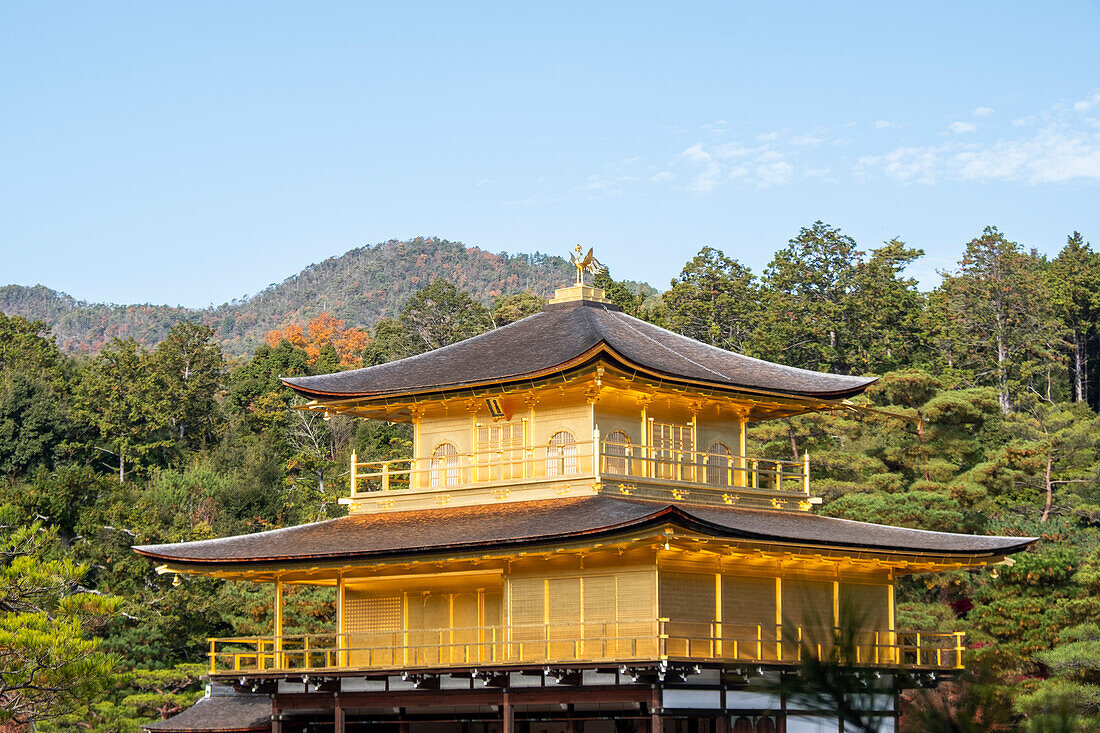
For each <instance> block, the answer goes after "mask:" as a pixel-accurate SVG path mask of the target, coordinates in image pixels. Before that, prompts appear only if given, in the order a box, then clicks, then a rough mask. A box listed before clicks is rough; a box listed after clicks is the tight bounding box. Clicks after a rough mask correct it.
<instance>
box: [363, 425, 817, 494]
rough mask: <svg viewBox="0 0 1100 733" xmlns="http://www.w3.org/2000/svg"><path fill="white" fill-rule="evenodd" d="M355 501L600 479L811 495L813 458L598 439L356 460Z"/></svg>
mask: <svg viewBox="0 0 1100 733" xmlns="http://www.w3.org/2000/svg"><path fill="white" fill-rule="evenodd" d="M350 475H351V496H352V498H353V499H354V498H364V497H367V496H369V495H371V494H372V493H374V492H378V491H395V490H404V489H418V490H446V489H448V488H462V487H469V486H476V485H492V484H499V483H514V482H537V481H544V480H548V481H555V480H569V479H578V478H591V479H593V480H598V479H600V478H602V477H607V478H614V479H620V480H633V481H643V482H655V483H661V484H679V485H683V486H685V487H692V488H707V489H714V490H718V491H723V490H727V489H738V488H740V489H742V490H745V491H750V492H752V491H756V492H760V493H764V494H769V493H774V494H782V495H785V496H794V497H797V498H804V499H806V498H809V496H810V462H809V455H808V454H803V457H802V460H800V461H781V460H776V459H772V458H766V459H765V458H754V457H751V456H739V455H715V454H713V453H702V452H699V451H694V450H686V449H671V448H660V447H653V446H636V445H628V444H624V443H613V442H608V441H602V442H601V441H600V439H599V436H598V434H597V436H596V437H594V438H593V439H592V440H585V441H578V442H575V443H569V444H567V445H564V446H546V445H544V446H517V447H514V448H508V449H505V450H500V451H492V452H481V453H460V454H454V455H451V456H446V457H441V458H398V459H394V460H390V461H359V460H358V459H357V458H356V456H355V454H354V453H353V454H352V456H351V474H350Z"/></svg>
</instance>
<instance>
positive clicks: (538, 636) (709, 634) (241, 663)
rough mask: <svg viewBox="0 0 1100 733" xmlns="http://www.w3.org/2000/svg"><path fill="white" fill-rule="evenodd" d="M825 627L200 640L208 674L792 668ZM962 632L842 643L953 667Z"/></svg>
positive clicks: (566, 628)
mask: <svg viewBox="0 0 1100 733" xmlns="http://www.w3.org/2000/svg"><path fill="white" fill-rule="evenodd" d="M837 633H838V632H837V631H836V630H835V629H811V628H803V627H788V628H786V629H783V628H778V627H775V626H760V625H758V626H745V625H732V624H718V623H708V622H698V623H696V622H682V621H670V620H669V619H657V620H649V621H646V620H639V621H637V622H617V623H585V624H572V625H546V624H538V625H526V626H523V625H513V626H479V627H468V628H443V629H431V630H425V629H418V630H415V631H404V632H401V631H395V632H379V633H347V634H304V635H284V636H268V637H244V638H216V639H210V652H209V664H210V666H209V671H210V674H211V675H226V676H230V677H232V676H239V675H240V674H241V673H249V674H265V675H266V674H274V675H278V674H282V673H287V674H296V673H302V672H308V673H313V672H385V671H414V670H446V669H466V668H471V667H486V666H490V667H495V666H499V667H509V666H512V667H514V666H525V665H544V664H601V663H603V664H613V665H619V664H625V663H631V662H654V661H662V660H670V661H684V662H693V663H738V662H749V663H757V664H766V665H777V666H784V665H786V666H792V665H797V664H798V663H799V662H801V661H802V658H803V656H804V655H806V654H811V655H814V656H816V657H817V658H824V657H828V656H829V654H830V650H829V647H830V645H831V644H832V643H833V639H835V638H837V637H836V634H837ZM963 638H964V634H963V632H946V633H944V632H919V631H887V630H879V631H870V630H869V631H867V632H866V633H864V634H861V635H860V638H859V639H858V640H857V641H856V642H855V643H854V644H848V645H846V647H847V651H846V652H845V654H846V656H845V657H844V658H843V659H842V661H843V662H844V663H846V664H850V665H853V666H856V667H861V668H862V667H866V668H871V669H874V668H881V669H901V670H939V671H949V670H956V669H962V667H963V663H962V656H963V650H964V647H963Z"/></svg>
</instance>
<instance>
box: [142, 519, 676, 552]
mask: <svg viewBox="0 0 1100 733" xmlns="http://www.w3.org/2000/svg"><path fill="white" fill-rule="evenodd" d="M672 509H674V507H665V508H664V509H662V510H659V511H656V512H654V513H653V514H651V515H649V516H647V517H644V518H642V519H641V520H629V521H625V522H619V523H617V524H614V525H608V526H606V527H599V528H594V529H586V530H579V531H575V532H556V533H552V534H546V535H540V536H537V537H519V538H506V539H492V540H485V541H481V542H462V543H454V544H442V545H434V546H430V547H407V548H400V549H385V550H361V551H356V552H342V551H337V552H329V553H311V554H301V555H270V556H264V557H249V558H217V559H211V558H202V559H188V558H181V557H179V556H178V555H177V556H172V555H167V554H163V553H159V552H157V551H156V550H157V549H158V548H167V547H179V546H181V545H189V544H192V543H190V542H181V543H178V544H175V545H135V546H134V547H133V548H131V549H133V550H134V552H137V553H138V554H140V555H144V556H146V557H148V558H151V559H155V560H163V561H165V562H171V563H176V564H180V565H205V566H222V565H240V564H250V565H251V564H269V563H274V562H293V563H310V562H317V561H324V562H329V561H333V560H367V559H376V558H391V557H393V558H399V557H408V556H410V555H422V554H425V553H436V552H455V551H459V552H475V551H477V550H484V549H488V548H494V549H508V548H512V547H527V546H531V545H541V544H546V543H548V542H569V541H571V540H578V539H588V538H591V539H602V538H604V537H607V536H610V535H615V534H617V533H619V532H624V531H626V530H638V529H648V528H650V527H652V526H658V525H660V524H662V523H663V522H662V520H663V519H664V518H666V517H667V516H668V515H669V514H671V510H672ZM274 531H278V530H274ZM200 541H201V542H210V541H216V540H200Z"/></svg>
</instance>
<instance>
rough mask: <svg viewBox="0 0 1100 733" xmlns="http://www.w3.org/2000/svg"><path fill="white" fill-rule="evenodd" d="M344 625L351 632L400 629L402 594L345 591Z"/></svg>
mask: <svg viewBox="0 0 1100 733" xmlns="http://www.w3.org/2000/svg"><path fill="white" fill-rule="evenodd" d="M344 616H345V620H344V627H345V629H346V630H347V632H348V633H349V634H370V633H375V632H387V631H399V630H400V629H401V596H400V594H388V595H381V594H377V593H366V592H364V591H356V590H352V589H350V588H349V589H347V590H346V591H344Z"/></svg>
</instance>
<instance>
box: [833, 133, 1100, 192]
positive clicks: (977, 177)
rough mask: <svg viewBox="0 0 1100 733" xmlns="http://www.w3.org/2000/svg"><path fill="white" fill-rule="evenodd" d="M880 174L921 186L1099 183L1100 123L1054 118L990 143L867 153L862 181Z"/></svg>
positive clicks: (861, 166)
mask: <svg viewBox="0 0 1100 733" xmlns="http://www.w3.org/2000/svg"><path fill="white" fill-rule="evenodd" d="M1091 122H1096V121H1091ZM876 173H881V174H883V175H885V176H886V177H888V178H892V179H894V180H895V181H899V182H901V183H921V184H932V183H936V182H938V181H940V180H955V181H1015V182H1022V183H1029V184H1043V183H1065V182H1067V181H1074V180H1090V181H1100V126H1093V125H1091V124H1090V125H1089V126H1087V127H1086V129H1079V128H1077V127H1074V126H1071V125H1069V124H1066V123H1065V122H1054V123H1051V124H1048V125H1047V126H1045V127H1043V128H1042V129H1040V130H1037V131H1035V132H1034V133H1032V134H1030V135H1026V136H1022V137H1016V138H1002V139H1000V140H996V141H994V142H993V143H988V144H983V143H968V144H961V143H947V144H944V145H929V146H913V147H900V148H896V149H895V150H892V151H890V152H889V153H886V154H884V155H878V156H865V157H863V158H861V159H860V160H859V163H858V164H857V165H856V166H855V168H854V169H853V174H854V175H855V176H856V178H857V179H858V180H867V179H869V178H873V177H874V176H875V174H876Z"/></svg>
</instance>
